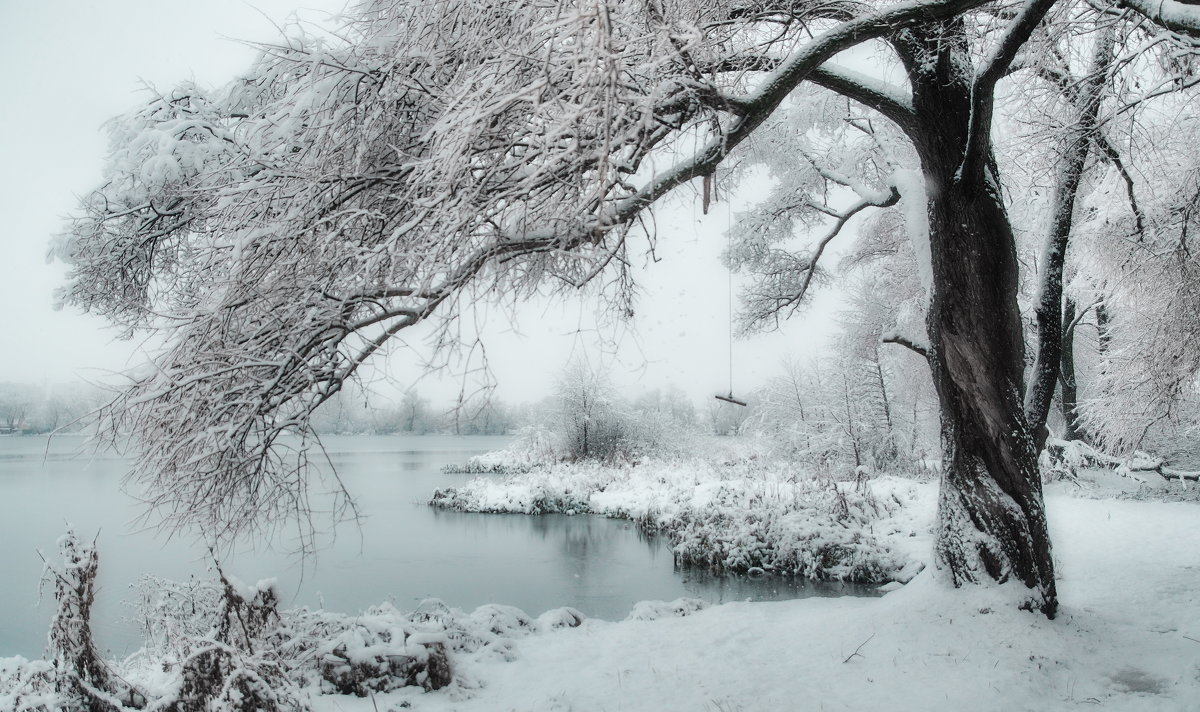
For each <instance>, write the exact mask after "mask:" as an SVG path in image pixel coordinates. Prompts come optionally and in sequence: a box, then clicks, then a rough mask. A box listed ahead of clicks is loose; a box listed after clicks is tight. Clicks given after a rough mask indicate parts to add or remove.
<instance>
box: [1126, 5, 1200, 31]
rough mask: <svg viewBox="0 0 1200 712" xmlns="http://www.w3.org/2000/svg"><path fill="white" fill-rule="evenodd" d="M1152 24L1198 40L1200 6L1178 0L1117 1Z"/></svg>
mask: <svg viewBox="0 0 1200 712" xmlns="http://www.w3.org/2000/svg"><path fill="white" fill-rule="evenodd" d="M1117 4H1118V5H1120V6H1122V7H1127V8H1129V9H1131V10H1133V11H1135V12H1137V13H1138V14H1140V15H1143V16H1144V17H1146V18H1148V19H1150V20H1151V21H1153V22H1154V23H1156V24H1158V25H1161V26H1162V27H1165V28H1166V29H1168V30H1171V31H1172V32H1178V33H1179V34H1181V35H1186V36H1188V37H1193V38H1197V39H1200V5H1197V4H1196V3H1192V2H1180V1H1179V0H1118V2H1117Z"/></svg>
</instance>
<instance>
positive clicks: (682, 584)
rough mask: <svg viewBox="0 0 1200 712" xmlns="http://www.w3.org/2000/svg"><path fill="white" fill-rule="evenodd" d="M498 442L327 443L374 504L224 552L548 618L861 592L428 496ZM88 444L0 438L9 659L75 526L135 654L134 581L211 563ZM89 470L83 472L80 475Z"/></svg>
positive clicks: (20, 646)
mask: <svg viewBox="0 0 1200 712" xmlns="http://www.w3.org/2000/svg"><path fill="white" fill-rule="evenodd" d="M505 444H506V440H505V439H503V438H487V437H473V438H451V437H440V436H425V437H416V438H412V437H365V438H353V437H341V438H330V439H329V440H328V441H327V442H326V446H327V448H328V450H329V454H330V458H331V460H332V461H333V462H334V463H335V465H336V466H337V467H338V469H339V474H340V476H341V478H342V480H343V481H344V483H345V484H346V486H347V487H348V488H349V490H350V492H351V493H353V494H354V495H355V497H356V498H357V499H358V502H359V505H360V508H361V510H362V512H363V514H364V515H365V520H364V522H363V523H362V526H361V529H355V528H354V527H344V528H342V529H341V530H339V532H338V536H337V538H336V539H334V540H333V541H332V542H328V543H327V548H325V549H324V550H323V551H321V552H319V553H318V555H317V556H316V557H315V558H313V559H310V560H306V561H303V562H298V561H296V560H295V558H294V557H292V556H290V555H289V554H287V553H282V552H279V551H271V550H264V547H263V546H262V542H259V543H258V544H257V545H256V546H251V545H246V546H244V547H243V548H242V549H241V550H239V551H238V552H236V554H234V555H232V556H230V557H227V559H226V561H225V562H224V566H225V568H226V570H227V571H228V572H229V573H231V574H233V575H234V576H237V577H239V578H241V579H243V580H247V581H255V580H258V579H260V578H265V577H277V578H278V580H279V587H280V593H281V595H282V597H283V599H284V603H285V604H286V605H308V606H319V605H324V606H327V607H328V608H330V609H332V610H338V611H344V612H354V611H358V610H362V609H363V608H365V607H367V606H370V605H374V604H377V603H380V602H383V601H391V602H392V603H394V604H395V605H396V606H397V607H398V608H401V609H408V608H412V607H413V606H415V605H416V604H417V603H418V602H419V601H420V600H421V599H423V598H427V597H436V598H441V599H443V600H445V601H446V602H447V603H448V604H449V605H451V606H457V607H460V608H464V609H467V610H470V609H473V608H474V607H475V606H478V605H481V604H483V603H505V604H510V605H515V606H518V607H520V608H523V609H525V610H526V611H528V612H529V613H531V614H534V615H537V614H539V613H541V612H543V611H545V610H547V609H550V608H555V607H558V606H564V605H569V606H573V607H575V608H578V609H580V610H582V611H583V612H584V613H585V614H587V615H589V616H592V617H599V618H607V619H621V618H624V617H625V616H626V615H627V614H628V613H629V610H630V609H631V608H632V606H633V604H634V603H635V602H637V601H640V600H645V599H662V600H672V599H674V598H678V597H680V596H695V597H698V598H704V599H706V600H709V601H713V602H720V601H729V600H744V599H747V598H752V599H754V600H774V599H780V598H795V597H798V596H811V595H843V594H845V593H858V594H860V593H862V591H860V590H856V589H853V588H837V587H834V588H814V587H812V586H811V585H809V584H806V583H804V582H797V581H794V580H792V579H787V578H773V577H762V578H758V579H751V578H745V577H742V578H736V577H735V578H728V577H714V576H712V575H711V574H709V573H707V572H706V571H701V570H692V569H683V570H679V569H676V567H675V566H674V557H673V556H672V554H671V551H670V548H669V546H667V544H666V542H665V541H664V540H663V539H662V538H659V537H652V536H646V535H644V534H643V533H641V532H640V531H639V530H638V529H637V528H636V527H635V526H634V525H633V524H632V523H631V522H627V521H621V520H610V519H603V518H599V517H593V516H582V515H581V516H567V515H543V516H539V517H528V516H523V515H478V514H462V513H458V512H448V511H444V510H438V509H433V508H431V507H429V506H427V505H426V504H425V502H426V501H427V500H428V497H429V496H430V495H431V494H432V492H433V491H434V490H435V489H437V488H439V487H447V486H453V485H456V484H461V483H463V482H466V481H467V480H469V479H470V477H471V476H469V475H447V474H442V473H441V471H440V470H441V467H442V466H443V465H445V464H448V463H452V462H462V461H464V460H465V459H466V458H467V457H469V456H470V455H472V454H475V453H478V452H484V451H487V450H493V449H497V448H499V447H503V446H504V445H505ZM78 445H79V443H78V440H77V439H75V440H72V439H70V438H65V439H61V440H58V441H56V442H55V443H53V444H52V446H51V453H50V456H49V457H45V456H44V455H45V443H44V441H40V440H37V439H33V438H0V571H3V572H4V577H3V579H0V610H3V611H5V612H6V613H8V614H9V615H4V616H0V656H4V655H13V654H22V655H26V656H33V655H38V654H40V652H41V650H42V647H43V646H44V642H45V635H46V630H47V625H48V622H49V619H50V616H51V614H52V612H53V611H52V608H53V601H52V600H49V601H46V602H45V603H44V604H43V606H42V607H41V608H36V607H35V606H36V603H37V598H38V597H37V581H38V578H39V576H40V572H41V561H40V560H39V559H38V557H37V554H36V552H35V550H36V549H41V550H43V551H45V552H46V553H47V555H48V556H52V555H53V554H54V551H55V544H54V542H55V540H56V539H57V538H58V536H60V535H61V533H62V531H63V530H64V529H65V524H64V521H69V522H71V523H72V524H73V525H74V526H75V528H76V530H77V531H78V532H79V533H80V534H81V535H82V536H85V537H89V538H90V537H91V536H92V535H93V534H94V533H95V532H97V531H99V532H100V538H99V546H100V567H101V574H100V576H101V579H100V588H101V590H100V593H99V595H98V599H97V606H96V620H95V622H94V623H95V624H94V629H95V630H96V635H97V638H98V640H99V641H100V642H101V644H102V645H105V646H108V647H109V648H110V649H111V651H112V653H113V654H114V655H124V654H126V653H128V652H131V650H132V649H133V648H135V647H136V646H137V645H138V639H137V636H136V626H135V625H133V624H131V623H128V622H125V621H122V620H121V618H122V616H123V615H125V609H124V608H123V607H122V606H121V605H120V601H121V599H123V598H128V597H130V596H129V592H128V588H129V586H130V584H131V583H133V582H134V581H136V580H137V579H138V578H139V577H140V576H141V575H142V574H153V575H156V576H162V577H166V578H173V579H187V578H188V577H189V576H192V575H205V574H204V572H205V570H206V568H207V565H208V564H207V560H206V559H207V555H206V552H205V550H204V548H203V547H200V546H196V545H193V544H191V543H189V542H186V541H181V540H169V541H164V540H162V539H161V538H156V537H155V536H154V535H153V533H152V532H145V531H140V532H139V531H132V529H131V526H130V524H129V522H130V521H132V520H133V518H134V517H135V516H136V515H137V513H138V509H137V507H136V505H135V504H134V502H133V500H132V499H131V498H129V497H127V496H125V495H123V494H121V493H120V491H119V482H120V477H121V475H122V474H123V472H124V469H125V463H124V461H122V460H120V459H119V458H103V457H101V458H90V459H73V458H71V457H69V455H70V453H71V452H73V451H74V450H75V449H77V448H78ZM81 475H82V476H81Z"/></svg>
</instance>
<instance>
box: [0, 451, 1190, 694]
mask: <svg viewBox="0 0 1200 712" xmlns="http://www.w3.org/2000/svg"><path fill="white" fill-rule="evenodd" d="M593 474H595V473H593ZM665 479H666V480H667V481H673V480H672V478H669V477H668V478H665ZM893 479H894V478H879V479H878V480H877V481H876V482H875V483H874V484H873V486H874V487H877V488H879V489H880V492H883V491H887V492H888V493H889V497H890V496H891V495H892V494H894V495H895V498H894V502H893V504H894V506H893V512H892V513H891V514H888V515H887V516H881V517H880V519H879V521H878V522H876V523H875V524H874V525H873V526H875V527H876V528H880V527H882V528H883V529H887V528H889V527H891V526H894V525H895V524H896V522H908V523H910V524H911V531H907V532H905V536H904V537H902V538H896V539H895V540H896V541H900V540H901V539H902V540H903V541H904V546H903V552H901V553H902V554H903V555H904V556H915V557H918V558H922V557H923V558H927V555H928V551H929V549H930V546H931V536H930V525H931V524H932V522H933V518H934V514H935V511H934V510H935V502H936V483H933V482H911V481H895V482H893ZM611 484H612V483H611V482H609V483H608V485H611ZM851 484H852V483H851ZM608 485H606V486H605V487H604V488H603V492H609V490H610V489H612V491H611V492H610V496H611V497H612V498H613V500H614V501H616V500H620V498H621V497H622V496H624V495H621V494H620V488H610V486H608ZM1194 487H1195V486H1194V485H1193V489H1179V488H1178V486H1177V485H1175V484H1170V485H1167V486H1164V487H1159V488H1157V489H1156V490H1155V491H1147V490H1146V489H1145V488H1144V487H1142V486H1141V485H1138V484H1137V483H1135V482H1133V481H1131V480H1129V479H1122V478H1118V477H1116V476H1114V475H1112V474H1105V473H1094V472H1091V473H1085V475H1084V476H1083V477H1081V478H1080V480H1079V481H1078V482H1063V483H1056V484H1054V485H1051V486H1050V487H1049V488H1048V494H1047V507H1048V512H1049V517H1050V523H1051V528H1052V535H1053V538H1054V544H1055V559H1056V562H1057V570H1058V573H1059V577H1060V578H1059V593H1060V599H1061V604H1062V606H1061V613H1060V615H1059V616H1058V618H1056V619H1055V620H1052V621H1051V620H1047V619H1045V618H1044V617H1042V616H1041V615H1039V614H1035V613H1028V612H1023V611H1020V610H1018V609H1017V606H1016V603H1015V601H1016V600H1017V598H1018V597H1019V593H1020V592H1019V591H1017V590H1014V589H1013V588H1012V587H1000V588H997V587H971V588H968V589H962V590H953V589H950V588H948V587H946V586H944V585H943V584H942V583H941V582H940V581H939V580H938V578H937V576H936V574H935V573H934V572H933V571H932V569H929V568H927V569H926V570H925V571H924V572H923V573H921V574H920V575H918V576H916V577H915V578H914V579H912V580H911V581H910V582H909V583H908V584H907V585H904V586H900V585H899V584H891V585H890V587H891V588H893V589H894V590H892V592H890V593H888V594H887V595H886V596H884V597H882V598H850V597H847V598H833V599H831V598H809V599H803V600H795V601H787V602H773V603H727V604H724V605H720V606H715V607H707V606H705V605H704V604H703V603H702V602H699V601H692V600H687V599H681V600H679V601H673V602H643V603H640V604H638V605H637V606H635V607H634V609H633V610H632V611H631V612H630V615H629V617H628V619H627V620H625V621H622V622H606V621H601V620H584V619H582V616H581V615H580V614H578V612H576V611H573V610H570V609H559V610H557V611H552V612H550V613H547V614H546V615H543V616H541V617H540V618H538V619H534V618H531V617H530V616H527V615H525V614H523V613H522V612H520V611H517V610H516V609H512V608H510V607H505V606H483V607H481V608H480V609H478V610H476V611H475V612H473V613H469V614H468V613H463V612H460V611H454V610H451V609H446V608H445V607H443V606H440V604H438V603H436V602H427V603H426V604H423V605H422V608H421V609H418V611H416V612H414V613H412V614H407V613H402V612H399V611H396V610H395V609H391V608H390V607H387V606H384V607H381V608H379V609H376V610H373V611H368V612H367V613H365V614H363V615H360V616H357V617H354V616H350V617H347V616H338V615H336V614H324V613H321V612H306V611H299V612H293V613H290V614H284V620H285V621H286V622H287V625H286V626H285V627H284V628H283V629H281V630H283V631H284V633H283V634H282V635H283V637H284V638H286V639H287V640H289V641H292V642H290V643H289V644H294V641H297V640H302V638H301V637H298V636H299V634H300V633H301V632H302V631H309V632H313V631H319V630H323V629H325V628H328V629H329V630H330V631H333V632H335V633H336V634H337V635H336V636H333V637H330V639H329V641H327V642H323V643H314V645H316V647H311V648H309V647H306V645H307V644H306V645H302V646H300V649H302V650H308V651H309V652H306V653H305V654H304V655H302V656H300V657H297V658H296V659H295V662H294V663H288V665H293V664H294V665H296V666H298V667H297V668H296V669H300V668H305V669H307V668H306V666H312V665H313V664H314V662H317V663H320V665H318V667H323V666H328V664H329V663H331V662H332V663H333V664H334V667H335V668H336V667H337V666H338V665H342V662H343V661H344V662H345V663H346V664H348V663H349V662H350V661H352V660H360V661H362V662H363V663H365V664H367V665H368V668H370V665H372V664H376V665H377V667H379V669H380V670H381V671H385V670H386V669H387V668H388V667H389V666H391V667H393V668H396V669H400V670H401V671H403V670H408V668H409V667H411V668H412V670H410V671H409V672H410V673H411V675H410V676H411V677H413V679H414V680H415V681H416V683H415V684H416V685H421V684H424V683H425V682H427V677H428V674H429V673H427V672H424V670H426V669H430V670H431V669H432V668H424V667H420V666H418V667H413V665H417V664H418V663H419V664H421V665H424V664H425V663H426V661H428V660H430V659H432V658H431V657H430V656H431V655H432V651H433V648H427V647H422V646H430V645H434V646H441V647H440V648H438V649H439V650H443V651H446V652H445V653H439V654H442V655H448V661H449V662H448V665H449V668H450V671H451V673H452V677H453V681H452V682H450V684H449V685H447V686H445V687H442V688H441V689H434V690H431V691H424V690H423V689H422V687H420V686H410V687H402V688H399V689H393V690H391V691H387V692H374V693H369V694H367V695H366V696H365V697H355V696H353V695H345V694H321V693H320V690H321V689H322V688H324V689H325V691H326V692H328V691H329V690H330V686H329V684H328V683H327V682H326V683H322V682H320V680H319V677H320V676H319V675H316V673H315V670H316V668H315V667H314V668H313V671H310V672H308V673H306V675H307V679H308V680H309V682H308V683H305V684H306V685H307V686H306V687H304V688H303V689H297V690H296V693H297V698H296V699H306V698H307V699H308V700H309V701H310V703H311V705H312V706H313V707H314V708H315V709H317V710H322V711H328V712H335V711H346V712H377V711H384V712H391V711H393V710H400V709H416V710H426V711H428V712H449V711H461V712H468V711H471V710H480V711H483V710H487V711H493V710H530V711H534V710H539V711H540V710H545V711H551V710H579V711H589V712H590V711H605V710H610V711H616V710H647V711H650V710H653V711H656V712H657V711H660V710H712V711H713V712H732V711H734V710H764V711H766V710H770V711H771V712H776V711H777V710H848V711H850V710H854V711H857V710H887V711H888V712H906V711H909V710H912V711H914V712H917V711H919V712H930V711H931V710H997V711H1000V710H1004V711H1005V712H1007V711H1009V710H1070V709H1094V708H1100V709H1109V710H1131V711H1132V710H1146V711H1150V710H1154V711H1158V710H1181V711H1182V710H1200V503H1198V502H1197V500H1198V499H1200V498H1198V497H1196V490H1195V489H1194ZM696 496H697V497H701V496H706V495H700V494H697V495H696ZM504 499H505V501H520V497H519V496H517V495H515V494H512V493H510V494H509V495H505V497H504ZM601 500H603V497H601ZM1174 500H1178V501H1174ZM591 501H592V499H589V502H591ZM670 501H673V502H674V501H677V500H676V499H672V500H670ZM626 505H627V506H634V503H633V501H632V500H626ZM644 505H645V503H643V504H642V505H639V506H644ZM591 506H593V505H592V504H589V507H591ZM896 512H902V513H903V514H902V515H899V518H897V517H898V515H897V514H896ZM879 522H882V523H883V524H882V525H881V524H880V523H879ZM909 534H911V536H909ZM885 538H886V537H885ZM251 588H253V587H251ZM259 588H261V586H260V587H259ZM257 590H258V589H254V590H253V591H250V593H251V594H253V593H255V591H257ZM263 590H265V589H263ZM246 595H247V597H249V594H246ZM272 635H275V636H276V637H278V636H279V635H280V634H272ZM288 636H291V637H290V638H289V637H288ZM327 637H328V636H327ZM313 640H316V638H313ZM401 649H402V652H404V653H405V655H407V656H408V657H405V656H403V655H401V656H392V655H391V653H395V652H396V651H397V650H401ZM443 659H444V658H443ZM147 660H150V662H153V660H151V659H150V658H148V657H147V656H145V655H143V656H142V658H141V659H140V660H138V659H135V660H131V661H126V663H124V664H122V663H117V664H116V665H117V668H118V669H119V670H120V672H121V673H122V674H124V675H127V676H128V679H131V680H133V681H134V682H137V683H140V684H143V685H145V687H143V689H147V687H150V688H151V689H152V688H153V687H154V686H155V685H157V686H158V687H161V688H163V689H168V690H169V689H170V688H171V686H172V685H174V684H177V683H171V682H170V681H168V680H167V679H166V678H169V677H172V676H173V675H174V673H173V672H169V670H170V666H164V665H162V664H158V665H148V664H147ZM397 660H401V662H402V663H403V664H402V665H400V666H399V667H397V665H398V664H397ZM322 661H323V662H322ZM371 661H375V663H372V662H371ZM413 661H416V662H413ZM37 665H43V666H44V664H40V663H35V664H34V666H29V665H27V664H23V663H22V661H19V660H16V659H8V660H0V709H9V708H12V709H31V710H32V709H45V708H44V707H37V706H33V707H29V706H25V707H22V706H21V703H20V701H19V700H17V701H16V702H14V697H13V696H12V695H11V694H10V695H6V694H5V689H6V684H7V685H8V686H9V689H10V691H11V689H13V688H12V685H13V684H14V683H16V682H18V681H17V679H16V677H14V675H17V674H18V673H19V672H20V671H21V670H26V671H37V670H39V669H41V670H44V667H43V668H38V667H36V666H37ZM342 667H345V665H342ZM335 672H336V670H335ZM368 672H370V669H368ZM345 674H350V670H349V668H346V672H345ZM355 674H358V673H355ZM372 674H373V673H372ZM380 674H384V673H383V672H381V673H380ZM392 674H395V671H393V673H392ZM385 676H386V675H385ZM345 679H349V678H345ZM373 679H374V678H373V677H372V676H371V675H368V676H366V677H365V678H363V677H362V676H361V675H360V676H359V677H358V678H355V680H365V683H367V684H372V683H371V680H373ZM326 680H327V681H328V680H329V678H328V677H327V678H326ZM411 682H412V681H410V683H411ZM397 684H403V683H402V682H400V683H397ZM390 686H392V685H391V684H389V685H386V686H381V687H380V688H376V689H383V688H384V687H390ZM425 687H430V685H428V684H425ZM364 691H365V690H364ZM50 695H53V693H50ZM46 699H52V697H47V698H46ZM25 701H26V703H28V702H29V701H30V699H29V698H26V700H25Z"/></svg>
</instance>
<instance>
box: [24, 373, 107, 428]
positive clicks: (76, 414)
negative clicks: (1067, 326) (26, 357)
mask: <svg viewBox="0 0 1200 712" xmlns="http://www.w3.org/2000/svg"><path fill="white" fill-rule="evenodd" d="M107 399H108V394H107V392H105V391H104V389H102V388H99V387H97V386H93V385H91V384H88V383H82V382H74V383H55V384H42V385H34V384H31V383H14V382H11V381H4V382H0V434H5V435H12V434H28V435H36V434H39V433H49V432H53V431H55V430H60V431H67V432H72V431H78V430H83V429H85V428H86V426H87V418H86V416H87V414H88V413H90V412H92V411H93V410H95V409H96V408H98V407H99V406H101V405H102V404H104V403H105V401H106V400H107Z"/></svg>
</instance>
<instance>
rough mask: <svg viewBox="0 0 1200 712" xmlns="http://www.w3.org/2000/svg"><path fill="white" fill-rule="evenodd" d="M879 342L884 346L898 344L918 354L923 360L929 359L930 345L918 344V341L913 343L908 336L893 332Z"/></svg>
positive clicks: (885, 335)
mask: <svg viewBox="0 0 1200 712" xmlns="http://www.w3.org/2000/svg"><path fill="white" fill-rule="evenodd" d="M879 341H880V343H884V344H898V345H900V346H903V347H904V348H906V349H908V350H909V351H912V352H913V353H915V354H917V355H918V356H920V357H921V358H923V359H928V358H929V346H928V345H926V344H922V343H918V342H916V341H913V340H912V339H909V338H908V337H906V336H902V335H900V334H897V333H895V332H892V333H890V334H884V335H883V336H882V337H881V338H880V339H879Z"/></svg>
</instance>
